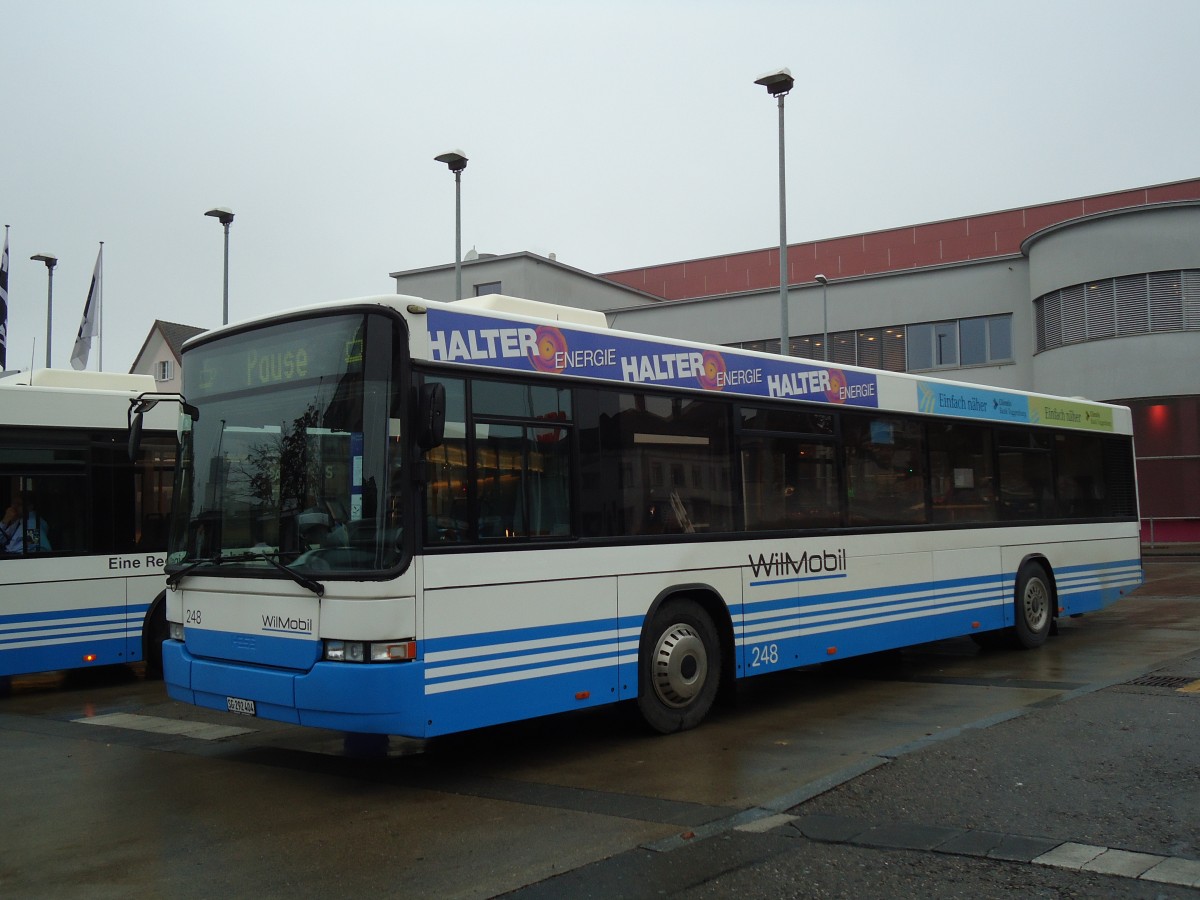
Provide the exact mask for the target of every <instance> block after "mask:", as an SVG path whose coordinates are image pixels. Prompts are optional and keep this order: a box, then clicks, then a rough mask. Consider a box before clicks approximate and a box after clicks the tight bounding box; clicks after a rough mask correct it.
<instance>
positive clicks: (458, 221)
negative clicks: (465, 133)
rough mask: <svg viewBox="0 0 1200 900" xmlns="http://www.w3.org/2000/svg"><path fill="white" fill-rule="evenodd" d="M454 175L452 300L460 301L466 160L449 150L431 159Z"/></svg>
mask: <svg viewBox="0 0 1200 900" xmlns="http://www.w3.org/2000/svg"><path fill="white" fill-rule="evenodd" d="M433 161H434V162H440V163H445V164H446V165H447V166H449V168H450V171H451V172H453V173H454V299H455V300H461V299H462V170H463V169H465V168H466V167H467V158H466V157H465V156H464V155H463V152H462V151H461V150H450V151H448V152H446V153H443V154H441V155H440V156H435V157H434V158H433Z"/></svg>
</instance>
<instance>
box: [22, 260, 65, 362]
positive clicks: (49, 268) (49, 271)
mask: <svg viewBox="0 0 1200 900" xmlns="http://www.w3.org/2000/svg"><path fill="white" fill-rule="evenodd" d="M29 258H30V259H32V260H33V261H34V262H40V263H45V264H46V368H47V369H48V368H50V323H51V321H52V320H53V315H52V311H53V309H54V267H55V266H57V265H58V257H57V256H51V255H50V254H49V253H35V254H34V255H33V256H31V257H29Z"/></svg>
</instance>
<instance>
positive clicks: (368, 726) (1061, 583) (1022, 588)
mask: <svg viewBox="0 0 1200 900" xmlns="http://www.w3.org/2000/svg"><path fill="white" fill-rule="evenodd" d="M183 377H184V382H185V388H184V394H185V396H186V398H187V401H188V403H189V404H191V406H192V407H193V410H192V414H184V416H183V420H184V421H183V426H182V434H183V443H182V446H181V449H180V461H179V467H178V480H177V482H176V488H175V505H174V513H173V519H172V525H171V536H170V547H169V557H168V564H167V572H168V585H169V590H168V592H167V619H168V622H169V629H170V638H169V639H168V640H167V641H166V642H165V644H164V647H163V659H164V670H165V679H166V683H167V687H168V691H169V694H170V696H171V697H173V698H175V699H177V700H182V701H186V702H188V703H193V704H197V705H200V706H204V707H211V708H215V709H221V710H229V711H232V712H236V713H242V714H247V715H257V716H262V717H266V718H269V719H274V720H280V721H285V722H292V723H298V724H301V725H311V726H318V727H322V728H329V729H336V730H341V731H348V732H364V733H380V734H395V735H407V736H412V737H429V736H434V735H442V734H446V733H449V732H456V731H461V730H464V729H471V728H478V727H481V726H487V725H493V724H497V723H502V722H509V721H513V720H518V719H523V718H528V717H533V716H542V715H547V714H551V713H558V712H562V711H566V710H574V709H581V708H586V707H592V706H597V705H600V704H607V703H614V702H618V701H626V700H628V701H632V702H635V703H636V704H637V705H638V707H639V708H640V710H641V712H642V714H643V716H644V717H645V719H646V721H647V722H648V723H649V724H650V725H651V726H652V727H653V728H654V729H656V730H658V731H661V732H672V731H677V730H681V729H686V728H690V727H693V726H695V725H696V724H698V723H699V722H700V721H701V720H702V719H703V718H704V716H705V714H706V713H707V712H708V711H709V708H710V706H711V704H712V702H713V699H714V696H715V694H716V693H717V690H718V687H719V686H721V685H723V684H729V683H732V682H733V681H735V680H736V679H739V678H745V677H749V676H753V675H758V674H760V673H766V672H776V671H779V670H783V669H790V668H795V667H799V666H810V665H813V664H816V663H821V662H825V661H828V660H835V659H844V658H847V657H852V656H855V655H859V654H867V653H873V652H876V651H881V650H885V649H889V648H897V647H905V646H910V645H914V644H918V643H922V642H928V641H935V640H939V639H943V638H951V637H956V636H962V635H973V636H978V638H979V640H980V642H981V643H988V642H991V641H997V640H1001V641H1008V642H1012V643H1015V644H1016V645H1017V646H1020V647H1026V648H1032V647H1036V646H1038V645H1040V644H1041V643H1043V642H1044V641H1045V640H1046V638H1047V636H1048V635H1049V634H1050V633H1051V631H1052V628H1053V626H1054V623H1055V620H1056V618H1058V617H1061V616H1074V615H1078V614H1081V613H1086V612H1088V611H1091V610H1097V609H1100V608H1101V607H1103V606H1105V605H1106V604H1109V603H1111V602H1113V601H1114V600H1116V599H1117V598H1119V597H1121V596H1122V595H1123V594H1125V593H1126V592H1128V591H1130V590H1132V589H1133V588H1134V587H1136V586H1137V585H1138V584H1139V583H1140V581H1141V577H1142V576H1141V563H1140V545H1139V541H1138V510H1137V493H1136V485H1135V479H1134V463H1133V447H1132V438H1131V433H1130V432H1131V422H1130V415H1129V412H1128V410H1126V409H1124V408H1121V407H1117V406H1109V405H1105V404H1101V403H1093V402H1088V401H1085V400H1080V399H1067V398H1057V397H1049V396H1041V395H1035V394H1028V393H1022V392H1017V391H1009V390H1000V389H993V388H984V387H979V386H971V385H965V384H956V383H953V382H948V381H942V380H937V379H933V378H925V377H921V376H916V375H908V374H896V373H891V372H881V371H872V370H868V369H863V368H854V367H848V366H837V365H831V364H828V363H822V362H817V361H811V360H804V359H796V358H788V357H782V356H772V355H768V354H762V353H754V352H750V351H741V350H731V349H729V348H723V347H718V346H708V345H700V344H694V343H688V342H684V341H678V340H671V339H667V338H659V337H650V336H645V335H636V334H631V333H623V332H617V331H613V330H609V329H608V328H606V327H605V320H604V317H603V316H602V315H601V314H599V313H594V312H589V311H583V310H577V309H568V308H560V307H556V306H552V305H548V304H543V303H537V302H533V301H526V300H520V299H517V298H509V297H501V296H491V297H485V298H476V299H475V300H464V301H460V302H457V303H438V302H431V301H426V300H420V299H417V298H414V297H405V296H396V295H391V296H384V297H373V298H366V299H361V300H352V301H343V302H339V303H331V304H327V305H322V306H316V307H310V308H305V309H302V310H298V311H294V312H290V313H286V314H279V315H274V316H270V317H266V318H262V319H259V320H257V321H253V322H249V323H244V324H241V325H237V326H230V327H228V328H224V329H220V330H218V331H214V332H209V333H208V334H206V335H203V336H200V337H197V338H194V339H192V341H191V342H190V343H189V344H188V345H186V347H185V351H184V356H183Z"/></svg>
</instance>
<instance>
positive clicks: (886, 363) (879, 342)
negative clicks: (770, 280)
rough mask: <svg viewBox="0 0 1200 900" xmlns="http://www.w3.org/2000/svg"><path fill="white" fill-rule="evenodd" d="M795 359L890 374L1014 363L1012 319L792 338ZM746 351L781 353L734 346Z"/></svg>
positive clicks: (759, 345)
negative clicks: (827, 361) (821, 361)
mask: <svg viewBox="0 0 1200 900" xmlns="http://www.w3.org/2000/svg"><path fill="white" fill-rule="evenodd" d="M788 343H789V344H790V345H791V355H792V356H798V357H801V358H804V359H814V360H826V359H828V360H829V361H830V362H831V363H836V364H837V365H843V366H865V367H867V368H871V369H883V370H884V371H887V372H913V371H921V370H923V369H952V368H957V367H960V366H982V365H996V364H997V363H1006V362H1012V359H1013V340H1012V316H1011V315H1009V314H1007V313H1006V314H1004V315H997V316H977V317H974V318H970V319H952V320H948V321H945V322H924V323H922V324H919V325H908V326H905V325H891V326H888V327H885V328H860V329H858V330H857V331H833V332H830V333H829V347H828V351H829V352H828V355H826V352H825V351H826V348H825V335H824V334H806V335H801V336H800V337H793V338H791V339H790V340H789V341H788ZM733 346H735V347H741V348H743V349H746V350H760V351H763V352H766V353H778V352H779V339H778V338H776V339H774V340H771V339H764V340H760V341H745V342H743V343H741V344H734V345H733Z"/></svg>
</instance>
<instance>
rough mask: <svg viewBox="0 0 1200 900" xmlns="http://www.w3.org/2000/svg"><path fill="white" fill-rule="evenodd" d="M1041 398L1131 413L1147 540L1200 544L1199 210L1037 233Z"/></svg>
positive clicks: (1173, 208) (1160, 211)
mask: <svg viewBox="0 0 1200 900" xmlns="http://www.w3.org/2000/svg"><path fill="white" fill-rule="evenodd" d="M1022 251H1023V252H1024V253H1025V254H1026V256H1027V257H1028V260H1029V281H1030V288H1031V291H1032V293H1033V308H1034V320H1035V335H1034V338H1035V354H1034V356H1033V383H1034V386H1035V389H1038V390H1045V389H1047V388H1046V387H1045V386H1046V385H1055V386H1061V392H1062V393H1069V394H1073V395H1080V396H1091V397H1095V398H1097V399H1105V400H1110V401H1113V402H1117V403H1123V404H1125V405H1127V406H1129V407H1130V408H1131V409H1132V410H1133V414H1134V423H1135V439H1136V448H1137V455H1138V479H1139V488H1140V496H1141V511H1142V518H1143V529H1144V537H1145V539H1146V540H1147V541H1152V542H1153V543H1172V542H1176V541H1197V540H1200V203H1198V202H1180V203H1170V204H1160V205H1154V206H1146V207H1142V208H1137V209H1127V210H1115V211H1113V212H1109V213H1103V214H1099V215H1095V216H1087V217H1083V218H1080V219H1074V220H1069V221H1067V222H1063V223H1061V224H1058V225H1055V226H1052V227H1050V228H1046V229H1043V230H1042V231H1039V232H1037V233H1036V234H1033V235H1031V236H1030V237H1029V238H1028V239H1027V240H1026V241H1025V242H1024V243H1023V244H1022Z"/></svg>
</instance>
